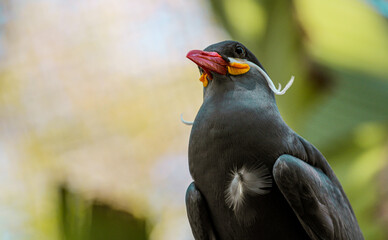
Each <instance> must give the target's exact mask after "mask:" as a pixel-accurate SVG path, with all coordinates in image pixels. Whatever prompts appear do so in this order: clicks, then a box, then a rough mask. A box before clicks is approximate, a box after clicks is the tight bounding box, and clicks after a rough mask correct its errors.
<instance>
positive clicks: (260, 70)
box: [228, 58, 295, 95]
mask: <svg viewBox="0 0 388 240" xmlns="http://www.w3.org/2000/svg"><path fill="white" fill-rule="evenodd" d="M228 59H229V61H230V62H236V63H245V64H248V65H249V66H251V67H253V68H255V69H256V70H258V71H259V72H260V74H261V75H262V76H263V77H264V78H265V80H267V82H268V86H269V88H270V89H271V90H272V91H273V92H274V93H275V94H276V95H283V94H285V93H286V91H287V90H288V89H289V88H290V87H291V85H292V83H293V82H294V78H295V77H294V76H291V79H290V81H288V83H287V84H286V86H285V87H284V88H283V90H281V89H282V85H281V84H280V83H279V88H276V87H275V84H274V83H273V82H272V80H271V78H270V77H269V76H268V74H267V73H266V72H265V71H264V70H263V69H261V67H259V66H257V65H256V64H254V63H253V62H251V61H248V60H246V59H241V58H228Z"/></svg>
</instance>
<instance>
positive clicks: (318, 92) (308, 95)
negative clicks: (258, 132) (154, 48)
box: [210, 0, 388, 239]
mask: <svg viewBox="0 0 388 240" xmlns="http://www.w3.org/2000/svg"><path fill="white" fill-rule="evenodd" d="M210 2H211V4H212V8H213V11H214V13H215V15H216V17H217V19H218V20H219V22H220V24H221V25H222V26H224V27H225V28H226V29H227V30H228V32H229V33H230V34H231V35H232V37H233V38H234V39H236V40H238V41H240V42H243V43H245V44H246V45H247V47H248V48H250V49H252V50H253V51H254V53H255V54H256V56H257V57H258V58H259V60H260V61H261V63H262V64H263V66H264V67H265V68H266V70H267V71H268V73H269V75H271V76H272V79H275V81H279V82H281V83H282V84H283V85H284V83H285V81H286V80H287V79H288V78H289V76H290V75H295V76H296V82H295V84H294V86H293V88H292V89H291V90H290V91H289V92H288V94H286V95H285V96H284V97H283V96H281V97H279V98H278V105H279V108H280V111H281V113H282V115H283V117H284V118H285V120H286V122H288V123H289V125H290V126H291V127H293V128H294V129H295V130H296V131H297V132H298V133H299V134H301V135H302V136H303V137H305V138H306V139H308V140H309V141H310V142H312V143H313V144H314V145H316V146H317V147H318V148H319V149H320V150H321V151H322V152H323V154H324V155H325V156H326V158H327V159H328V161H329V162H330V164H331V165H332V166H333V168H334V171H335V172H336V173H337V175H338V177H339V178H340V181H341V182H342V184H343V186H344V188H345V191H346V192H347V194H348V196H349V198H350V201H351V203H352V205H353V208H354V210H355V212H356V215H357V218H358V220H359V223H360V226H361V228H362V230H363V232H364V235H365V238H366V239H386V238H387V232H386V227H384V225H385V226H386V225H387V222H386V220H387V219H384V218H383V216H386V214H387V213H386V212H384V211H381V212H380V210H381V209H384V206H385V205H386V202H385V201H384V198H382V196H381V194H379V193H380V192H384V191H385V190H384V189H385V188H386V187H387V186H386V185H385V184H383V185H382V184H379V182H378V176H379V175H381V174H384V171H385V172H386V170H384V169H385V168H386V166H387V136H388V134H387V132H388V131H387V129H388V124H387V123H388V108H387V104H388V44H387V42H388V21H387V19H385V18H384V17H383V16H381V15H379V14H378V12H377V11H376V9H373V8H372V7H371V6H369V5H368V3H367V2H366V1H352V0H346V1H332V0H329V1H319V0H294V1H283V0H242V1H231V0H230V1H220V0H211V1H210Z"/></svg>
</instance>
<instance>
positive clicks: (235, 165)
mask: <svg viewBox="0 0 388 240" xmlns="http://www.w3.org/2000/svg"><path fill="white" fill-rule="evenodd" d="M237 47H242V48H244V51H240V50H239V51H237V50H236V48H237ZM205 51H207V52H217V53H218V54H219V55H220V57H222V58H223V59H224V60H225V62H228V58H235V59H245V60H247V61H249V62H251V63H253V64H255V65H257V66H259V67H260V68H262V66H261V64H260V62H259V61H258V60H257V58H256V57H255V56H254V55H253V54H252V53H251V52H250V51H249V50H248V49H246V48H245V47H244V46H243V45H242V44H240V43H238V42H234V41H225V42H221V43H218V44H214V45H211V46H209V47H208V48H206V49H205ZM240 52H242V53H240ZM214 56H215V55H214ZM194 60H195V59H194ZM218 60H219V59H217V61H218ZM219 62H220V63H221V64H225V63H222V61H219ZM201 65H202V64H199V67H201V68H204V69H201V71H205V72H207V73H209V74H211V77H212V80H210V81H209V84H208V86H207V87H206V88H204V101H203V104H202V106H201V108H200V110H199V112H198V114H197V116H196V118H195V121H194V124H193V127H192V131H191V136H190V143H189V167H190V173H191V175H192V177H193V179H194V183H192V185H191V186H190V187H189V189H188V191H187V195H186V205H187V213H188V216H189V221H190V224H191V227H192V230H193V234H194V237H195V238H196V239H211V238H210V237H209V236H212V237H214V238H216V239H222V240H228V239H245V240H253V239H363V236H362V233H361V230H360V228H359V226H358V223H357V220H356V218H355V216H354V212H353V210H352V208H351V205H350V203H349V201H348V199H347V197H346V195H345V192H344V191H343V189H342V186H341V184H340V183H339V181H338V179H337V177H336V176H335V174H334V172H333V170H332V169H331V168H330V166H329V164H328V163H327V161H326V159H325V158H324V157H323V155H322V154H321V153H320V152H319V151H318V150H317V149H316V148H315V147H314V146H313V145H311V144H310V143H309V142H307V141H306V140H304V139H303V138H301V137H300V136H298V135H297V134H296V133H295V132H294V131H293V130H291V129H290V128H289V127H288V126H287V125H286V123H285V122H284V121H283V119H282V118H281V116H280V113H279V111H278V108H277V105H276V102H275V97H274V93H273V91H272V90H271V88H270V87H269V86H268V82H267V80H265V78H264V77H263V75H262V73H260V72H259V71H257V70H255V69H254V68H251V69H250V70H249V71H248V72H246V73H244V74H240V75H232V74H229V73H226V74H220V73H217V71H218V72H222V71H220V70H219V68H221V67H220V66H217V68H215V69H217V71H216V72H213V71H211V67H212V66H211V65H206V63H205V64H203V66H201ZM209 66H210V67H209ZM222 66H224V65H222ZM207 68H209V69H207ZM262 69H263V68H262ZM263 70H264V69H263ZM258 166H259V167H258ZM260 167H262V168H260ZM254 169H256V170H259V169H261V170H260V171H259V173H257V172H256V173H255V171H254ZM263 169H267V171H268V174H263V173H265V170H263ZM247 170H249V171H247ZM231 172H232V173H233V174H232V175H231ZM236 174H237V175H236ZM244 174H245V179H244ZM249 179H250V181H249ZM233 181H234V182H233ZM248 182H249V183H248ZM269 182H271V184H268V183H269ZM239 184H240V185H239ZM255 184H257V185H258V186H257V187H256V188H255V187H254V186H253V185H255ZM241 189H243V191H242V192H241V194H242V195H241V196H243V198H242V199H243V203H242V204H241V202H240V203H239V202H238V201H237V202H236V199H239V198H234V199H233V194H235V195H234V196H235V197H236V196H237V197H238V196H239V194H240V192H236V191H241ZM244 191H245V192H244ZM193 196H195V197H193ZM228 199H229V200H228ZM240 200H241V199H240ZM209 233H211V234H209Z"/></svg>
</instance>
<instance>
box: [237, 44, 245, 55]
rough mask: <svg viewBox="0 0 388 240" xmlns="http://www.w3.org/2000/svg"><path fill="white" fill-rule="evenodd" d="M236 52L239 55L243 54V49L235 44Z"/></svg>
mask: <svg viewBox="0 0 388 240" xmlns="http://www.w3.org/2000/svg"><path fill="white" fill-rule="evenodd" d="M236 53H237V54H238V55H239V56H243V57H244V56H245V49H244V48H243V47H241V46H237V47H236Z"/></svg>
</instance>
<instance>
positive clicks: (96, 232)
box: [58, 186, 149, 240]
mask: <svg viewBox="0 0 388 240" xmlns="http://www.w3.org/2000/svg"><path fill="white" fill-rule="evenodd" d="M59 196H60V197H59V204H58V205H59V207H60V211H59V213H60V215H61V221H60V222H59V224H60V226H59V228H60V229H61V236H62V239H63V240H107V239H109V240H125V239H128V240H146V239H149V234H148V231H147V223H146V220H145V219H140V218H136V217H134V216H133V215H131V214H130V213H128V212H126V211H120V210H116V209H113V208H112V207H110V206H109V205H106V204H103V203H99V202H95V201H87V200H85V199H84V198H83V197H82V196H81V195H78V194H76V193H74V192H71V191H69V189H68V188H67V187H66V186H60V187H59Z"/></svg>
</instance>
